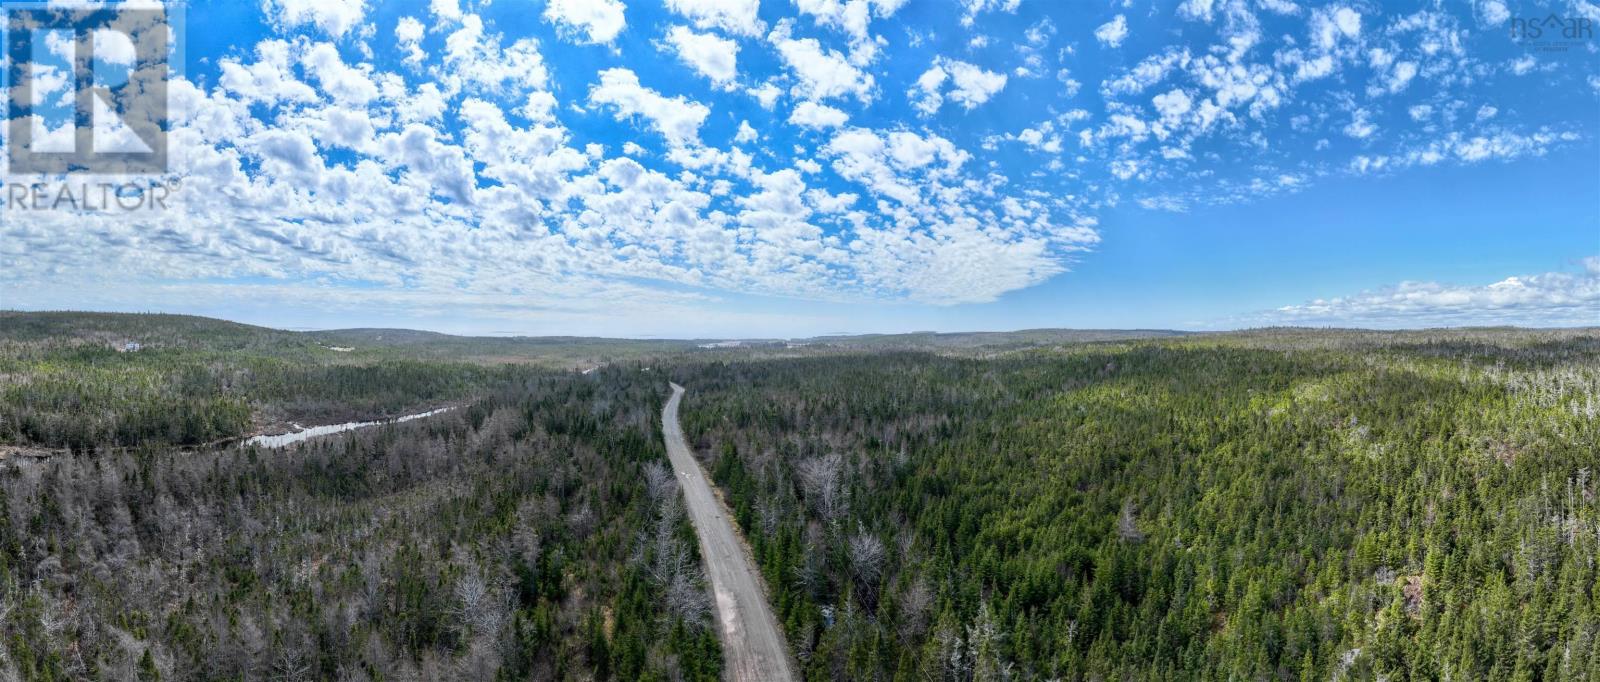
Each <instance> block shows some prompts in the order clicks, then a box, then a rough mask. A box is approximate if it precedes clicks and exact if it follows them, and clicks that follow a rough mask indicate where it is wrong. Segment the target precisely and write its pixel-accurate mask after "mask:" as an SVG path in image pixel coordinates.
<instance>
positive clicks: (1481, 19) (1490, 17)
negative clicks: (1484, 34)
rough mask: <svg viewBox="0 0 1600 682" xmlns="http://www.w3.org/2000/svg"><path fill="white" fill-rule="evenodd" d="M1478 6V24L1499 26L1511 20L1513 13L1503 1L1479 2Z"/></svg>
mask: <svg viewBox="0 0 1600 682" xmlns="http://www.w3.org/2000/svg"><path fill="white" fill-rule="evenodd" d="M1477 5H1478V23H1480V24H1482V25H1484V26H1499V25H1501V24H1504V23H1506V20H1507V19H1510V18H1511V12H1510V11H1509V10H1507V9H1506V4H1505V3H1504V2H1502V1H1501V0H1479V1H1478V3H1477Z"/></svg>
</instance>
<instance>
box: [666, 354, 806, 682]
mask: <svg viewBox="0 0 1600 682" xmlns="http://www.w3.org/2000/svg"><path fill="white" fill-rule="evenodd" d="M682 399H683V387H682V386H679V385H677V384H672V397H671V398H670V399H668V400H667V405H666V407H663V408H662V409H661V436H662V438H664V439H665V440H666V441H667V456H668V457H669V458H670V459H671V460H672V468H673V470H674V472H675V474H676V475H677V477H678V482H679V483H681V484H682V486H683V497H684V501H685V502H686V503H687V506H688V508H689V520H690V521H691V522H693V523H694V532H695V535H697V536H699V538H700V557H701V558H702V559H703V560H704V561H705V564H706V576H707V577H709V578H710V581H711V591H712V593H713V594H714V595H716V599H717V618H718V621H719V622H720V624H721V626H722V627H721V630H722V657H723V661H724V662H725V670H724V672H725V675H724V677H725V678H726V679H729V680H734V681H735V682H745V681H754V680H763V681H764V680H794V679H796V678H795V676H794V669H793V668H792V667H791V665H790V662H789V645H788V644H787V643H786V642H785V641H784V638H783V629H782V628H780V627H778V619H777V618H776V617H774V616H773V614H772V606H771V605H770V604H768V603H767V593H766V590H765V589H763V587H762V583H761V576H760V574H759V573H757V572H756V568H755V563H754V562H753V561H751V560H750V553H749V551H748V550H747V549H745V545H744V539H743V538H742V537H740V536H739V531H738V530H736V529H735V528H734V527H733V522H732V520H731V519H729V518H728V514H727V513H726V511H725V508H724V507H723V506H722V503H721V501H720V500H718V499H717V496H716V495H715V494H713V493H712V490H711V484H710V483H708V482H707V481H706V476H705V472H704V471H702V470H701V469H700V463H699V462H698V461H697V460H695V457H694V451H693V450H690V449H689V444H688V442H686V441H685V440H684V438H683V428H682V427H680V426H679V425H678V403H679V402H681V401H682Z"/></svg>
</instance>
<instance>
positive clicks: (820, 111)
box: [789, 102, 850, 128]
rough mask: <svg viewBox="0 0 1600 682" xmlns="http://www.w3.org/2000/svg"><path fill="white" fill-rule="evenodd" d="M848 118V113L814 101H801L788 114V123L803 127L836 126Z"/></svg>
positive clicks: (842, 123)
mask: <svg viewBox="0 0 1600 682" xmlns="http://www.w3.org/2000/svg"><path fill="white" fill-rule="evenodd" d="M849 120H850V115H849V114H846V113H844V112H843V111H840V110H838V109H835V108H833V107H830V106H828V105H826V104H817V103H816V102H801V103H800V104H799V105H798V106H796V107H795V108H794V111H793V112H792V113H790V114H789V123H790V124H791V125H797V126H801V127H803V128H837V127H839V126H842V125H844V124H845V122H846V121H849Z"/></svg>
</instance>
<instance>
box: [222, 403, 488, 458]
mask: <svg viewBox="0 0 1600 682" xmlns="http://www.w3.org/2000/svg"><path fill="white" fill-rule="evenodd" d="M453 409H456V408H454V407H441V408H439V409H437V410H429V411H427V412H422V413H418V414H408V415H406V416H404V417H397V418H395V419H381V420H378V421H371V422H346V423H344V424H329V425H327V426H313V427H311V428H309V429H300V430H299V431H295V432H294V433H284V434H279V435H276V436H256V437H254V438H250V439H248V440H246V441H245V442H244V444H245V445H260V446H262V447H267V448H281V447H283V446H285V445H293V444H295V443H298V442H300V441H303V440H305V439H307V438H316V437H317V436H326V435H330V434H334V433H343V432H345V431H354V430H356V429H364V428H367V427H369V426H381V425H383V424H399V423H401V422H408V421H411V420H413V419H421V418H423V417H432V416H433V415H436V414H440V413H443V412H449V411H450V410H453ZM296 426H299V425H298V424H296Z"/></svg>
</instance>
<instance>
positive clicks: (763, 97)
mask: <svg viewBox="0 0 1600 682" xmlns="http://www.w3.org/2000/svg"><path fill="white" fill-rule="evenodd" d="M745 92H746V93H747V94H749V95H750V96H751V97H754V98H756V102H757V103H759V104H760V105H761V108H762V109H766V110H767V111H772V107H774V106H776V105H777V104H778V98H779V97H782V96H783V89H782V88H780V87H778V86H776V85H773V84H772V83H771V82H767V83H762V84H761V85H759V86H757V87H754V88H750V89H748V90H746V91H745Z"/></svg>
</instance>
